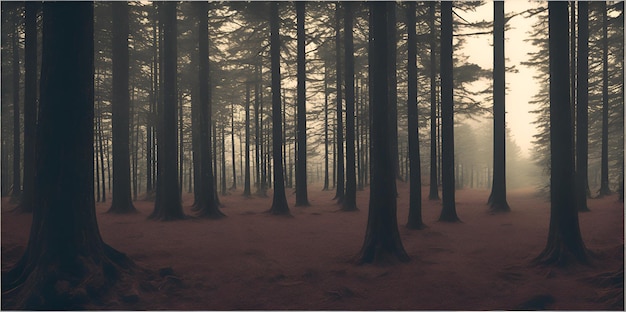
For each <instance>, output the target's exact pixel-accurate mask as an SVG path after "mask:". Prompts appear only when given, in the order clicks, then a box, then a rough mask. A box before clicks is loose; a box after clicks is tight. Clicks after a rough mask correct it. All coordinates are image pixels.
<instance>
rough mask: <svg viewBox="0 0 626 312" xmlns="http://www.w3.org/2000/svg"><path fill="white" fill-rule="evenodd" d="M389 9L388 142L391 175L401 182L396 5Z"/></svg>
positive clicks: (390, 5)
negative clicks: (389, 142) (389, 146)
mask: <svg viewBox="0 0 626 312" xmlns="http://www.w3.org/2000/svg"><path fill="white" fill-rule="evenodd" d="M387 5H388V6H389V9H388V11H387V14H388V15H387V23H389V25H388V26H387V31H388V34H387V36H388V39H389V41H388V46H387V48H388V49H389V52H388V53H387V57H388V58H389V61H388V62H387V63H388V65H389V67H387V75H388V78H387V79H389V93H388V96H389V102H388V105H389V127H391V132H390V133H389V138H388V139H389V140H391V151H392V154H391V157H392V159H393V173H394V175H395V177H396V179H398V180H401V181H402V176H401V175H400V159H399V153H398V77H397V67H396V66H397V65H396V59H397V57H398V55H397V54H398V51H397V50H398V47H397V40H398V39H397V35H396V32H397V30H396V3H395V2H392V1H389V2H387Z"/></svg>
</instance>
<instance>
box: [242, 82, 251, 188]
mask: <svg viewBox="0 0 626 312" xmlns="http://www.w3.org/2000/svg"><path fill="white" fill-rule="evenodd" d="M245 127H246V133H245V136H246V137H245V141H246V147H245V149H244V150H245V153H246V160H245V163H244V165H245V168H244V182H243V196H246V197H250V196H251V195H252V193H251V191H250V82H249V81H246V125H245ZM239 142H240V143H241V140H240V141H239Z"/></svg>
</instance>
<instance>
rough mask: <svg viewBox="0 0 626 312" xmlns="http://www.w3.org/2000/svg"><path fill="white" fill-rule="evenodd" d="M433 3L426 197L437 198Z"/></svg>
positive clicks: (431, 12)
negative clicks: (427, 186)
mask: <svg viewBox="0 0 626 312" xmlns="http://www.w3.org/2000/svg"><path fill="white" fill-rule="evenodd" d="M435 4H436V2H434V1H430V2H428V23H429V29H430V42H429V43H430V187H429V190H430V191H429V193H428V199H430V200H439V187H438V179H437V173H438V171H437V62H436V57H435V46H436V41H435V40H436V38H437V32H436V30H435Z"/></svg>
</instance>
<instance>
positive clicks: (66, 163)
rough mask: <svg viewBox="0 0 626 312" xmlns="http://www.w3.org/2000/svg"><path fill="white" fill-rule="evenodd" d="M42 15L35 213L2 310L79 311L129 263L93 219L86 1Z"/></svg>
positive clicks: (9, 275)
mask: <svg viewBox="0 0 626 312" xmlns="http://www.w3.org/2000/svg"><path fill="white" fill-rule="evenodd" d="M43 12H44V13H43V17H44V18H43V32H44V35H43V52H42V59H43V61H42V71H41V104H40V110H39V113H40V115H39V116H40V119H39V124H38V127H37V146H38V159H37V173H38V174H37V178H36V184H37V187H36V192H35V204H36V206H37V209H34V213H33V223H32V226H31V231H30V238H29V242H28V245H27V247H26V251H25V253H24V255H23V256H22V258H21V259H20V260H19V262H18V263H17V264H16V265H15V267H13V268H12V269H11V270H10V271H8V272H6V273H3V274H2V308H3V309H7V308H8V309H25V310H35V309H43V310H65V309H78V310H83V309H85V304H89V303H91V302H92V301H96V300H99V299H100V298H102V297H103V296H104V295H105V294H106V293H107V292H108V291H109V290H110V289H111V288H112V287H113V286H114V285H115V283H116V282H117V281H118V280H121V279H127V277H124V276H122V275H127V274H130V273H132V271H133V269H134V264H133V263H132V261H130V260H129V259H128V258H127V257H126V256H125V255H124V254H122V253H120V252H118V251H116V250H115V249H113V248H111V247H109V246H108V245H106V244H105V243H104V242H103V241H102V238H101V236H100V233H99V230H98V224H97V220H96V214H95V203H94V198H93V181H94V180H93V172H94V171H93V169H94V168H93V166H94V163H93V139H94V137H93V134H94V133H93V116H94V115H93V114H94V107H93V100H94V93H93V82H94V80H93V73H94V71H93V68H94V67H93V65H94V59H93V55H94V54H93V4H92V3H90V2H81V3H78V2H76V3H73V4H71V5H68V4H66V3H55V2H46V3H45V4H43ZM70 112H71V113H70ZM76 285H80V286H76ZM68 288H69V289H68ZM85 289H87V290H89V291H85Z"/></svg>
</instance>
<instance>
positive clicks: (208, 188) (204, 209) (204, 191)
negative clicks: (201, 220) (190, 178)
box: [193, 1, 224, 219]
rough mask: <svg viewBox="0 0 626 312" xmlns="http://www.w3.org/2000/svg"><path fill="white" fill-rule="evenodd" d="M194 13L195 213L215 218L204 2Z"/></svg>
mask: <svg viewBox="0 0 626 312" xmlns="http://www.w3.org/2000/svg"><path fill="white" fill-rule="evenodd" d="M193 5H194V6H196V10H195V11H196V12H197V14H198V101H196V104H197V105H198V109H197V111H198V112H199V116H198V128H197V129H199V131H200V133H199V134H200V135H199V141H200V142H199V143H198V148H199V151H197V155H198V157H199V158H200V164H199V168H198V169H199V172H197V173H196V174H197V175H198V176H199V185H198V186H199V187H198V189H196V190H195V191H196V192H197V193H198V198H197V201H196V206H195V210H196V211H197V215H198V216H199V217H206V218H211V219H219V218H221V217H223V216H224V214H223V213H222V212H221V211H220V210H219V204H218V201H217V193H216V192H215V190H216V188H215V179H214V173H213V166H212V165H211V159H212V153H211V146H212V142H211V141H212V140H213V137H212V135H211V99H210V97H211V89H210V87H209V28H208V14H209V12H208V11H209V4H208V2H206V1H198V2H194V3H193Z"/></svg>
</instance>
